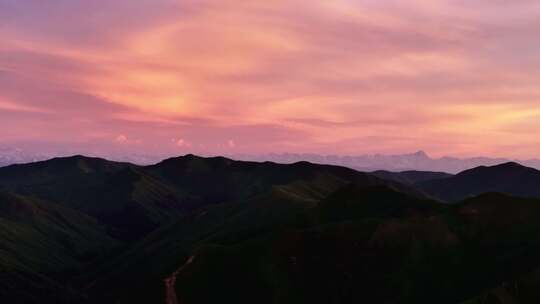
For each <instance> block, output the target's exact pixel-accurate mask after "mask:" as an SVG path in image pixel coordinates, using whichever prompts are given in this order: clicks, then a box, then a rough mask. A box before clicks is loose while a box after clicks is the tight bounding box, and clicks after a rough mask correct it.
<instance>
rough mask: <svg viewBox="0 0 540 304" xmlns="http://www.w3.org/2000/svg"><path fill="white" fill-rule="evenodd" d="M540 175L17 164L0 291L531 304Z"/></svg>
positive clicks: (32, 295)
mask: <svg viewBox="0 0 540 304" xmlns="http://www.w3.org/2000/svg"><path fill="white" fill-rule="evenodd" d="M539 186H540V171H538V170H536V169H534V168H528V167H525V166H523V165H520V164H517V163H504V164H501V165H496V166H491V167H477V168H473V169H469V170H466V171H463V172H460V173H458V174H456V175H453V174H448V173H441V172H430V171H404V172H390V171H376V172H371V173H366V172H359V171H356V170H353V169H350V168H345V167H339V166H333V165H321V164H314V163H309V162H305V161H303V162H297V163H292V164H278V163H273V162H251V161H235V160H232V159H229V158H224V157H211V158H204V157H199V156H195V155H186V156H181V157H173V158H169V159H166V160H163V161H161V162H159V163H157V164H154V165H147V166H141V165H136V164H131V163H126V162H114V161H108V160H105V159H101V158H92V157H85V156H80V155H77V156H71V157H62V158H54V159H50V160H45V161H39V162H34V163H28V164H17V165H10V166H7V167H3V168H0V226H1V228H2V229H1V230H0V270H1V271H0V297H1V298H2V299H3V300H5V301H6V302H7V303H30V304H32V303H167V304H174V303H216V302H218V301H221V302H226V303H254V302H256V303H307V302H310V303H357V302H367V303H433V302H439V303H456V304H457V303H537V300H538V299H540V293H538V292H537V291H536V290H537V287H538V285H539V282H540V281H538V280H536V279H535V278H537V277H538V275H537V273H540V262H539V261H538V260H537V258H536V257H537V256H538V254H540V221H539V220H538V219H540V191H539V190H538V189H540V187H539ZM486 299H487V300H486ZM488 300H489V301H491V302H489V301H488ZM486 301H487V302H486ZM497 301H498V302H497ZM508 301H513V302H508Z"/></svg>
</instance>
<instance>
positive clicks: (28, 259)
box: [0, 192, 118, 303]
mask: <svg viewBox="0 0 540 304" xmlns="http://www.w3.org/2000/svg"><path fill="white" fill-rule="evenodd" d="M117 245H118V244H117V242H116V241H115V240H113V239H112V238H110V237H109V236H107V233H106V231H105V228H104V227H102V226H101V225H99V224H98V223H97V222H96V221H95V220H94V219H92V218H90V217H88V216H85V215H83V214H81V213H78V212H76V211H73V210H70V209H67V208H64V207H62V206H58V205H55V204H52V203H49V202H44V201H39V200H35V199H31V198H28V197H23V196H20V195H15V194H11V193H7V192H0V269H1V279H0V295H2V299H3V300H9V301H8V302H9V303H49V302H50V303H54V302H56V301H60V300H61V299H69V298H70V297H75V294H73V295H70V292H68V291H67V290H66V288H65V287H62V286H63V284H64V283H66V282H65V281H64V279H65V278H67V277H70V276H71V275H73V274H74V273H77V272H78V271H80V270H82V269H83V268H84V265H86V264H87V263H90V262H92V261H94V260H97V259H99V258H100V257H102V256H104V255H105V254H106V253H107V252H108V251H110V250H112V249H114V248H115V247H116V246H117ZM43 296H45V297H43Z"/></svg>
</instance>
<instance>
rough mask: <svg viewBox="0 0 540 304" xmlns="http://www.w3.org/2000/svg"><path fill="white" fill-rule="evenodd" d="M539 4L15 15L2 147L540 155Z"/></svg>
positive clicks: (212, 0) (29, 10) (0, 97)
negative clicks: (422, 151) (418, 151)
mask: <svg viewBox="0 0 540 304" xmlns="http://www.w3.org/2000/svg"><path fill="white" fill-rule="evenodd" d="M538 37H540V2H539V1H536V0H513V1H505V0H448V1H440V0H409V1H397V0H365V1H360V0H332V1H319V0H309V1H307V0H272V1H259V0H246V1H239V0H184V1H183V0H87V1H74V0H25V1H21V0H0V128H1V131H0V145H15V146H17V145H19V146H28V147H32V148H33V149H36V150H47V149H53V148H54V149H68V148H71V149H80V150H82V152H86V151H88V152H92V151H101V152H104V153H108V152H110V153H113V152H114V153H118V152H120V153H121V152H122V151H125V152H126V153H127V152H129V151H137V152H140V153H169V154H186V153H201V154H205V153H206V154H208V153H211V154H235V153H250V154H258V153H270V152H275V153H280V152H294V153H320V154H342V155H358V154H371V153H382V154H399V153H407V152H412V151H416V150H425V151H427V152H428V153H429V154H430V155H433V156H443V155H451V156H462V157H466V156H478V155H482V156H500V157H512V158H534V157H539V156H540V155H539V151H540V136H539V134H540V39H538Z"/></svg>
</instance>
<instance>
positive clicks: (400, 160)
mask: <svg viewBox="0 0 540 304" xmlns="http://www.w3.org/2000/svg"><path fill="white" fill-rule="evenodd" d="M76 153H80V152H77V151H65V150H62V149H58V150H51V151H49V152H46V153H45V152H42V153H35V152H33V149H22V148H13V147H8V146H3V147H0V167H3V166H7V165H11V164H22V163H29V162H35V161H42V160H47V159H50V158H53V157H58V156H68V155H72V154H76ZM92 156H94V157H104V158H107V159H112V160H115V161H120V162H131V163H134V164H138V165H150V164H154V163H157V162H159V161H161V160H163V159H165V158H167V157H171V156H170V155H168V154H161V155H154V154H149V153H138V152H126V151H124V152H115V153H112V152H110V153H105V152H93V153H92ZM208 157H210V156H208ZM227 157H228V158H230V159H234V160H241V161H255V162H265V161H270V162H274V163H281V164H293V163H297V162H301V161H307V162H311V163H316V164H326V165H335V166H342V167H348V168H351V169H355V170H359V171H365V172H369V171H379V170H383V171H394V172H401V171H434V172H445V173H451V174H456V173H459V172H461V171H464V170H468V169H472V168H475V167H479V166H494V165H499V164H504V163H508V162H517V163H520V164H522V165H524V166H528V167H532V168H536V169H540V160H539V159H528V160H516V159H509V158H490V157H472V158H456V157H441V158H432V157H430V156H429V155H428V154H427V153H426V152H424V151H418V152H415V153H410V154H397V155H383V154H373V155H357V156H347V155H320V154H312V153H301V154H295V153H281V154H279V153H268V154H230V155H227Z"/></svg>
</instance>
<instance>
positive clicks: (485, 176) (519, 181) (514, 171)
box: [419, 162, 540, 201]
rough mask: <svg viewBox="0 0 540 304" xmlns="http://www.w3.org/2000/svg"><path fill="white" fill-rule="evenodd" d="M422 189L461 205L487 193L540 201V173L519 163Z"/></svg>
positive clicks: (473, 171)
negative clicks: (462, 202) (539, 198)
mask: <svg viewBox="0 0 540 304" xmlns="http://www.w3.org/2000/svg"><path fill="white" fill-rule="evenodd" d="M419 186H420V188H422V189H423V190H424V191H426V192H427V193H429V194H430V195H431V196H433V197H436V198H439V199H441V200H445V201H458V200H461V199H465V198H467V197H472V196H476V195H479V194H481V193H485V192H501V193H507V194H511V195H515V196H522V197H540V171H538V170H536V169H533V168H528V167H525V166H522V165H520V164H518V163H513V162H510V163H505V164H502V165H497V166H492V167H478V168H474V169H471V170H467V171H463V172H461V173H459V174H457V175H455V176H452V177H449V178H444V179H435V180H430V181H426V182H423V183H420V184H419Z"/></svg>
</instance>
